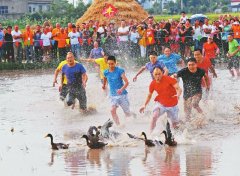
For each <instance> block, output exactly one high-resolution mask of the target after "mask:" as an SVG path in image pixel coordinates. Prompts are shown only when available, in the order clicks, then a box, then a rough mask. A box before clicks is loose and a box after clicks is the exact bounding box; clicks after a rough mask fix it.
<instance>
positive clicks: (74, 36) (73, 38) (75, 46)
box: [68, 25, 81, 59]
mask: <svg viewBox="0 0 240 176" xmlns="http://www.w3.org/2000/svg"><path fill="white" fill-rule="evenodd" d="M68 37H69V38H70V43H71V50H72V53H73V54H74V57H75V58H76V59H79V58H80V49H81V48H80V44H79V41H78V40H79V38H80V34H79V33H78V32H77V31H76V26H75V25H72V32H69V34H68Z"/></svg>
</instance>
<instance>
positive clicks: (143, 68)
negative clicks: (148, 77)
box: [133, 66, 146, 82]
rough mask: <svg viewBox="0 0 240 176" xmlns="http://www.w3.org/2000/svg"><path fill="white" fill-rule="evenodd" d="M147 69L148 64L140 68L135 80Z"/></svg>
mask: <svg viewBox="0 0 240 176" xmlns="http://www.w3.org/2000/svg"><path fill="white" fill-rule="evenodd" d="M145 69H146V66H143V67H141V68H140V70H138V72H137V74H136V76H135V77H134V78H133V82H135V81H137V77H138V75H140V74H141V73H142V72H143V71H144V70H145Z"/></svg>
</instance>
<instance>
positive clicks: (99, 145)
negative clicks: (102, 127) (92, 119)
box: [82, 134, 107, 149]
mask: <svg viewBox="0 0 240 176" xmlns="http://www.w3.org/2000/svg"><path fill="white" fill-rule="evenodd" d="M82 138H85V139H86V141H87V146H88V147H89V148H90V149H102V148H103V147H105V146H106V145H107V143H103V142H99V141H92V140H89V138H88V136H87V135H85V134H84V135H83V136H82Z"/></svg>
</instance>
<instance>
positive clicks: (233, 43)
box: [227, 35, 240, 77]
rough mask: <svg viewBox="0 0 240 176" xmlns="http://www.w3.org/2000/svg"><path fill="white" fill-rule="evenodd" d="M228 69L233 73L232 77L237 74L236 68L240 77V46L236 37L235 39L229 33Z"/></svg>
mask: <svg viewBox="0 0 240 176" xmlns="http://www.w3.org/2000/svg"><path fill="white" fill-rule="evenodd" d="M228 48H229V50H228V53H227V57H228V69H229V71H230V73H231V75H232V77H234V76H235V74H234V69H235V71H236V73H237V75H236V76H238V77H240V72H239V58H240V46H239V44H238V42H237V40H236V39H233V36H232V35H228Z"/></svg>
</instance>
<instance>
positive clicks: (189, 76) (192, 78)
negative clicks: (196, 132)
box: [174, 58, 209, 120]
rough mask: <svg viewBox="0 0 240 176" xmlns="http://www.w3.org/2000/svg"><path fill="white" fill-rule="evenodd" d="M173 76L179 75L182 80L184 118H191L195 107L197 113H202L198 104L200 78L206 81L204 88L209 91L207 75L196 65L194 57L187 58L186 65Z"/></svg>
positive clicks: (200, 92) (200, 94)
mask: <svg viewBox="0 0 240 176" xmlns="http://www.w3.org/2000/svg"><path fill="white" fill-rule="evenodd" d="M174 76H177V77H181V78H182V80H183V98H184V112H185V116H186V120H189V119H190V118H191V112H192V108H195V109H196V110H197V112H198V113H200V114H202V113H203V110H202V108H200V106H199V102H200V100H201V99H202V86H201V83H202V78H203V77H204V79H205V82H206V90H207V91H209V80H208V76H207V74H206V73H205V71H204V70H203V69H200V68H198V67H197V61H196V59H195V58H190V59H188V60H187V67H186V68H183V69H182V70H180V71H178V73H177V74H175V75H174Z"/></svg>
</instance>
